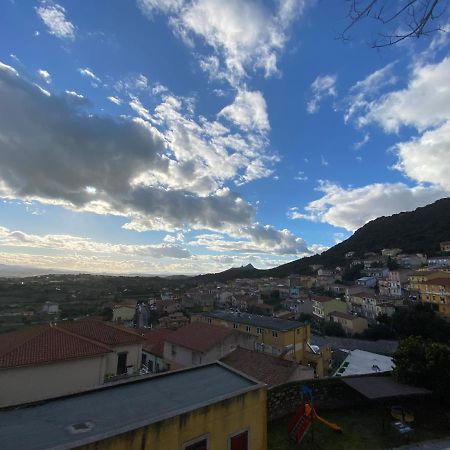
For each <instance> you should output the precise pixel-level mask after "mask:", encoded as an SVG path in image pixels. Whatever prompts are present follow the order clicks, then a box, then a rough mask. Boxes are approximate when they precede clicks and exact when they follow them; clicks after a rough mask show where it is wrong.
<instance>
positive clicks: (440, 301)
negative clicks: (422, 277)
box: [419, 276, 450, 319]
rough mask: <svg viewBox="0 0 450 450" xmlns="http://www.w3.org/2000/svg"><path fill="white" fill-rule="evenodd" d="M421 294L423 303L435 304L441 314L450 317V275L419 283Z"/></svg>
mask: <svg viewBox="0 0 450 450" xmlns="http://www.w3.org/2000/svg"><path fill="white" fill-rule="evenodd" d="M419 296H420V300H421V301H422V302H423V303H429V304H431V305H433V307H434V309H435V310H436V311H437V312H438V313H439V314H440V315H441V316H443V317H444V318H446V319H450V276H449V277H442V278H433V279H431V280H428V281H423V282H421V283H419Z"/></svg>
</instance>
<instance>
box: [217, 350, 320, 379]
mask: <svg viewBox="0 0 450 450" xmlns="http://www.w3.org/2000/svg"><path fill="white" fill-rule="evenodd" d="M221 361H222V362H223V363H225V364H226V365H227V366H229V367H233V368H234V369H236V370H238V371H240V372H243V373H245V374H246V375H248V376H250V377H252V378H255V379H256V380H259V381H261V382H262V383H265V384H267V386H268V387H269V388H271V387H274V386H279V385H280V384H285V383H289V382H291V381H301V380H310V379H312V378H314V369H313V368H311V367H307V366H302V365H300V364H298V363H296V362H294V361H288V360H286V359H282V358H279V357H276V356H272V355H268V354H267V353H262V352H255V351H251V350H247V349H244V348H240V347H239V348H237V349H236V350H234V351H233V352H231V353H230V354H229V355H227V356H225V357H224V358H222V359H221Z"/></svg>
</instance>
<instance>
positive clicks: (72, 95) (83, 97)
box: [64, 90, 85, 100]
mask: <svg viewBox="0 0 450 450" xmlns="http://www.w3.org/2000/svg"><path fill="white" fill-rule="evenodd" d="M64 92H65V93H66V94H67V95H70V96H71V97H75V98H76V99H78V100H84V99H85V96H84V95H82V94H78V92H75V91H67V90H66V91H64Z"/></svg>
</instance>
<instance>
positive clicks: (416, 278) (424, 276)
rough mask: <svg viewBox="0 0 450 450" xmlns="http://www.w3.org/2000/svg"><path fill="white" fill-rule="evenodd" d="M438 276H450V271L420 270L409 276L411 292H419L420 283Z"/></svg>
mask: <svg viewBox="0 0 450 450" xmlns="http://www.w3.org/2000/svg"><path fill="white" fill-rule="evenodd" d="M436 278H450V273H448V272H441V271H438V270H434V271H432V270H418V271H417V272H413V273H412V274H411V275H410V276H409V277H408V282H409V290H410V291H411V292H419V291H420V285H421V284H423V283H426V282H427V281H431V280H434V279H436Z"/></svg>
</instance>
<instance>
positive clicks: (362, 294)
mask: <svg viewBox="0 0 450 450" xmlns="http://www.w3.org/2000/svg"><path fill="white" fill-rule="evenodd" d="M348 295H349V297H368V298H375V297H376V294H375V292H369V291H356V292H352V293H350V294H348Z"/></svg>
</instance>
